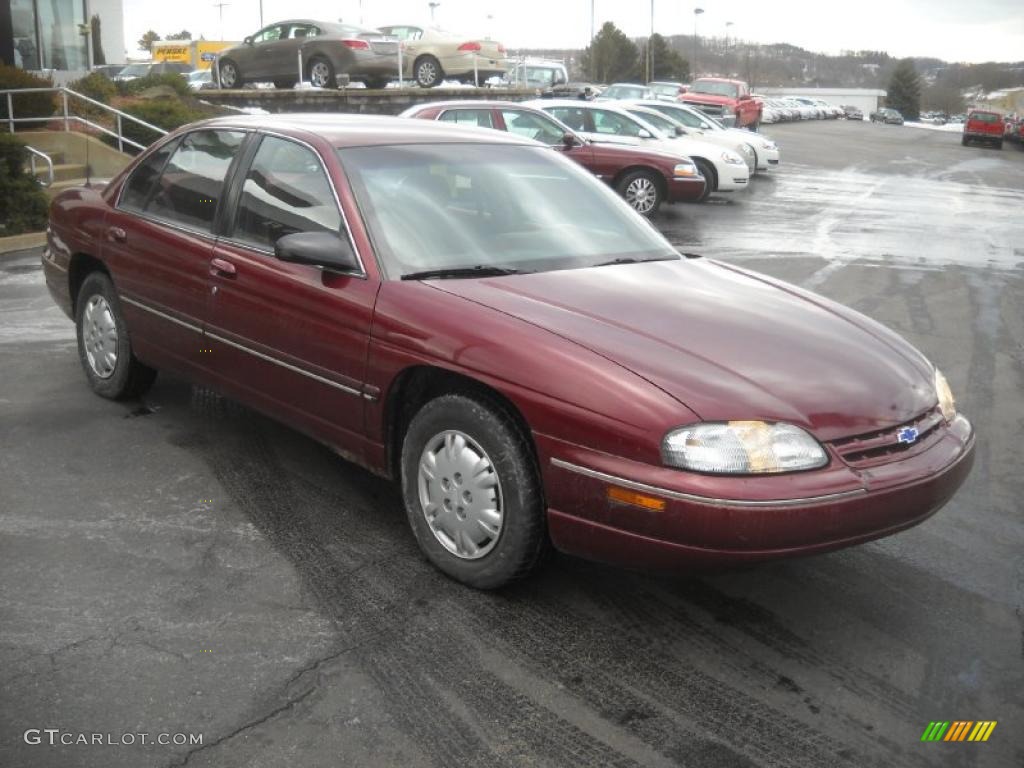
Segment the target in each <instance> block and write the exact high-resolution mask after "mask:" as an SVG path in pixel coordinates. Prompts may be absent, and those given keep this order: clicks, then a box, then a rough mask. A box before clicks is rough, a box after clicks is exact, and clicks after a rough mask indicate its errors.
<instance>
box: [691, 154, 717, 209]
mask: <svg viewBox="0 0 1024 768" xmlns="http://www.w3.org/2000/svg"><path fill="white" fill-rule="evenodd" d="M693 164H694V165H696V166H697V170H698V171H700V175H701V176H703V177H704V194H703V195H701V196H700V197H699V198H697V201H696V202H698V203H703V202H704V201H705V200H707V199H708V198H709V197H711V193H712V192H714V191H715V190H717V189H718V174H716V173H715V167H714V166H713V165H712V164H711V163H709V162H708V161H707V160H705V159H704V158H703V157H695V158H693Z"/></svg>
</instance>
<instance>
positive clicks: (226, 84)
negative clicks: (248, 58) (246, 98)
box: [217, 59, 245, 89]
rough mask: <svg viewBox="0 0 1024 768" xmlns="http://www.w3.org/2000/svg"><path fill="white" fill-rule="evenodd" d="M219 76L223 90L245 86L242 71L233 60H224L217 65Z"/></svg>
mask: <svg viewBox="0 0 1024 768" xmlns="http://www.w3.org/2000/svg"><path fill="white" fill-rule="evenodd" d="M217 75H218V80H219V82H220V87H221V88H228V89H231V88H241V87H242V86H243V85H245V80H244V79H243V78H242V70H240V69H239V68H238V65H237V64H235V62H234V61H232V60H231V59H224V61H222V62H220V63H219V64H218V65H217Z"/></svg>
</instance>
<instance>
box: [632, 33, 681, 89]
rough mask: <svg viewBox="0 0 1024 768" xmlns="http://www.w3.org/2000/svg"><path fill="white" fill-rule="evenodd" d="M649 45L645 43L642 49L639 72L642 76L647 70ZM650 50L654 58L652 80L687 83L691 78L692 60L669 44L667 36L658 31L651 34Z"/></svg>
mask: <svg viewBox="0 0 1024 768" xmlns="http://www.w3.org/2000/svg"><path fill="white" fill-rule="evenodd" d="M647 47H648V46H647V45H645V46H644V47H643V49H642V50H641V55H640V72H639V74H640V75H641V76H644V75H645V74H646V72H647ZM650 51H651V54H652V56H653V59H654V61H653V65H654V69H653V71H652V72H651V76H650V79H651V80H671V81H673V82H681V83H685V82H687V81H688V80H689V79H690V62H689V61H687V60H686V59H684V58H683V57H682V56H680V55H679V52H678V51H677V50H676V49H675V48H672V47H671V46H669V44H668V42H667V41H666V40H665V38H664V37H662V36H661V35H659V34H658V33H657V32H655V33H654V34H653V35H651V39H650Z"/></svg>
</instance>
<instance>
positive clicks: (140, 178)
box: [118, 141, 178, 211]
mask: <svg viewBox="0 0 1024 768" xmlns="http://www.w3.org/2000/svg"><path fill="white" fill-rule="evenodd" d="M176 146H178V142H176V141H170V142H168V143H166V144H164V145H163V146H162V147H160V149H158V150H156V151H155V152H153V153H152V154H151V155H150V156H149V157H147V158H146V159H145V160H143V161H142V162H141V163H139V166H138V167H137V168H136V169H135V170H134V171H132V175H131V176H129V177H128V181H126V182H125V185H124V189H123V190H122V191H121V200H120V202H119V203H118V206H119V207H121V208H126V209H128V210H135V211H141V210H142V209H143V208H145V207H146V203H147V202H149V196H150V193H151V192H152V191H153V190H154V188H155V187H156V180H157V179H158V178H160V171H162V170H163V169H164V165H165V164H166V163H167V158H169V157H170V156H171V153H172V152H173V151H174V148H175V147H176Z"/></svg>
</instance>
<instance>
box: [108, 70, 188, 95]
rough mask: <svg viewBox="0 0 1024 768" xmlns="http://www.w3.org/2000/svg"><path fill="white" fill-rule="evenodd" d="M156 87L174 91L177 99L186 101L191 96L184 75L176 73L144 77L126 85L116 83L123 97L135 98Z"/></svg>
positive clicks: (130, 81)
mask: <svg viewBox="0 0 1024 768" xmlns="http://www.w3.org/2000/svg"><path fill="white" fill-rule="evenodd" d="M158 85H167V86H170V87H171V88H173V89H174V92H175V93H176V94H178V97H179V98H182V99H187V98H189V97H190V96H191V95H192V89H191V88H189V87H188V80H186V79H185V77H184V75H179V74H178V73H177V72H165V73H164V74H162V75H146V76H145V77H139V78H136V79H135V80H129V81H128V82H127V83H118V87H119V88H120V90H121V93H122V94H124V95H125V96H136V95H138V94H140V93H142V92H143V91H145V90H147V89H149V88H155V87H156V86H158Z"/></svg>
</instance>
